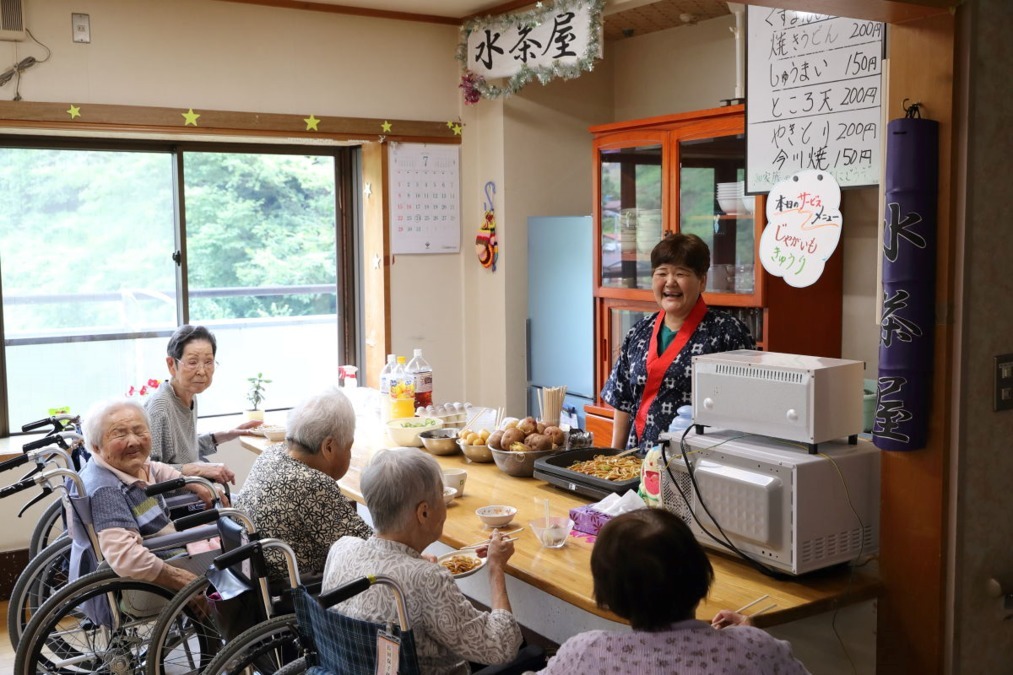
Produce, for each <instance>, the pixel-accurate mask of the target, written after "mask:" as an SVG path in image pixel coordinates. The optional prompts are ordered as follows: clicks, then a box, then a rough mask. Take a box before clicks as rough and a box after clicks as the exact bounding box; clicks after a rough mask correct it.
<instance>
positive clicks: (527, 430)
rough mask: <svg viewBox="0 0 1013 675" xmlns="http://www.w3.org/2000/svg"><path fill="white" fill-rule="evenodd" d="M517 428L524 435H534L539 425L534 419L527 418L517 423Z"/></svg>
mask: <svg viewBox="0 0 1013 675" xmlns="http://www.w3.org/2000/svg"><path fill="white" fill-rule="evenodd" d="M517 428H518V429H520V430H521V431H523V432H524V435H525V436H527V435H528V434H533V433H534V432H535V429H537V423H536V422H535V418H534V417H525V418H524V419H522V420H521V421H520V422H518V423H517Z"/></svg>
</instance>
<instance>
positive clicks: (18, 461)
mask: <svg viewBox="0 0 1013 675" xmlns="http://www.w3.org/2000/svg"><path fill="white" fill-rule="evenodd" d="M30 461H32V456H31V455H20V456H18V457H15V458H13V459H8V460H7V461H6V462H0V472H3V471H10V470H11V469H16V468H18V467H19V466H22V465H23V464H28V462H30Z"/></svg>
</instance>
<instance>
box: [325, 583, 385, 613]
mask: <svg viewBox="0 0 1013 675" xmlns="http://www.w3.org/2000/svg"><path fill="white" fill-rule="evenodd" d="M374 583H376V577H375V576H372V575H371V576H368V577H362V578H361V579H356V580H355V581H349V582H348V583H347V584H344V585H342V586H338V587H337V588H335V589H334V590H330V591H327V592H326V593H321V594H320V597H318V598H317V602H319V603H320V606H321V607H323V608H325V609H326V608H328V607H333V606H334V605H336V604H338V603H339V602H344V601H345V600H348V599H349V598H351V597H353V596H356V595H358V594H359V593H362V592H363V591H364V590H366V589H367V588H369V587H370V586H372V585H373V584H374Z"/></svg>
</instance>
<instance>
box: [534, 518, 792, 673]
mask: <svg viewBox="0 0 1013 675" xmlns="http://www.w3.org/2000/svg"><path fill="white" fill-rule="evenodd" d="M591 574H592V577H593V578H594V597H595V601H596V602H597V603H598V606H599V607H601V608H603V609H609V610H611V611H612V612H614V613H615V614H617V615H619V616H621V617H622V618H624V619H626V620H627V621H629V622H630V624H631V626H632V627H633V630H632V631H622V632H620V631H605V630H593V631H588V632H586V633H580V634H579V635H576V636H574V637H572V638H570V639H569V640H567V641H566V642H565V643H563V645H562V646H561V647H560V648H559V651H558V652H557V653H556V655H555V656H554V657H553V658H552V659H551V660H550V661H549V664H548V666H547V667H546V668H545V669H544V670H541V671H539V672H540V673H545V674H548V675H555V674H557V673H599V672H600V673H630V674H633V673H636V674H637V675H669V674H670V673H684V674H689V673H692V674H693V675H710V674H714V675H717V674H718V673H750V675H765V674H771V675H772V674H773V673H779V674H782V675H790V674H805V673H807V672H808V671H806V669H805V668H804V667H803V666H802V664H801V663H799V662H798V661H797V660H796V659H795V658H794V657H793V656H792V654H791V646H790V645H789V644H788V643H787V642H784V641H782V640H777V639H775V638H773V637H771V636H770V635H768V634H767V633H765V632H764V631H762V630H760V629H758V628H753V627H752V626H750V625H748V623H749V622H748V619H747V618H746V617H744V616H742V615H741V614H736V613H734V612H728V611H722V612H720V613H719V614H718V615H717V616H716V617H715V618H714V622H713V625H712V624H708V623H705V622H703V621H698V620H697V619H695V618H694V617H695V616H696V608H697V605H699V604H700V601H701V600H703V599H704V597H706V595H707V592H708V591H709V590H710V585H711V583H712V582H713V580H714V570H713V569H712V568H711V564H710V560H708V559H707V554H706V553H704V550H703V548H702V547H701V546H700V544H699V543H698V542H697V541H696V539H694V538H693V533H692V532H691V531H690V529H689V528H688V527H687V526H686V524H685V523H684V522H682V520H681V519H680V518H679V517H678V516H676V515H675V514H673V513H671V512H669V511H666V510H664V509H641V510H639V511H634V512H632V513H626V514H623V515H621V516H616V517H615V518H613V519H612V520H610V521H609V522H608V523H607V524H606V525H605V527H603V528H602V529H601V532H599V534H598V539H597V541H596V542H595V545H594V549H592V551H591ZM717 626H727V627H722V628H720V629H718V628H716V627H717Z"/></svg>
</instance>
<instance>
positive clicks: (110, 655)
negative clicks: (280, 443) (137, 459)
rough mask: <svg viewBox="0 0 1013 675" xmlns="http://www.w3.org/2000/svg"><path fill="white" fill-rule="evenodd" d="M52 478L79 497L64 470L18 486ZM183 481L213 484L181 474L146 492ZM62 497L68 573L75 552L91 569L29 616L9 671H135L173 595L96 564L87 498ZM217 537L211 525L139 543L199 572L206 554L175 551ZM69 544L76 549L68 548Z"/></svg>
mask: <svg viewBox="0 0 1013 675" xmlns="http://www.w3.org/2000/svg"><path fill="white" fill-rule="evenodd" d="M53 477H61V478H64V479H65V480H67V481H68V482H69V483H70V484H71V485H73V487H74V488H75V491H76V495H84V489H83V487H84V486H83V484H82V483H81V480H80V478H79V477H78V475H77V474H76V473H75V472H73V471H69V470H66V469H53V470H50V471H44V472H43V473H42V474H41V475H40V476H39V477H38V478H35V479H31V480H28V481H23V483H27V484H28V485H31V484H33V483H35V482H36V481H37V480H48V479H51V478H53ZM186 483H201V484H204V485H205V486H207V487H209V488H212V487H213V486H212V485H211V484H210V483H209V482H208V481H207V480H205V479H203V478H196V477H188V478H180V479H176V480H173V481H167V482H165V483H161V484H159V485H153V486H150V487H149V488H148V489H147V492H148V494H149V495H152V496H154V495H157V494H161V493H162V492H166V491H169V490H175V489H179V488H181V487H182V486H183V485H185V484H186ZM12 488H19V489H24V488H23V487H20V484H19V485H18V486H11V487H10V488H4V490H11V489H12ZM0 492H2V491H0ZM69 499H70V502H71V505H72V511H71V512H72V514H73V517H72V518H71V521H70V533H71V537H70V538H68V539H67V540H66V541H67V542H69V545H70V546H71V553H70V558H71V566H70V567H71V570H74V569H76V568H77V567H78V566H79V565H78V554H81V553H90V554H91V555H92V556H94V560H93V562H94V563H95V564H96V565H97V569H96V570H95V571H94V572H91V573H88V574H84V575H83V576H80V578H77V579H75V580H73V581H70V582H69V583H67V584H66V585H65V586H63V587H62V588H60V589H59V590H57V591H56V592H55V593H53V594H52V596H51V597H49V599H47V600H46V601H45V602H44V603H43V604H42V605H41V606H40V607H39V608H38V609H37V611H35V613H34V614H33V615H32V617H31V620H30V621H29V622H28V624H27V626H26V627H25V629H24V632H23V634H22V635H21V639H20V641H19V642H18V645H17V650H16V656H15V663H14V672H15V673H23V674H27V673H43V672H44V673H67V674H72V673H93V672H115V673H131V672H133V673H140V672H143V667H144V663H145V660H146V654H147V642H148V636H149V634H150V630H151V627H152V625H153V623H154V619H155V618H156V616H157V614H158V612H159V611H160V610H161V609H162V608H163V607H164V606H165V604H166V603H167V602H168V601H169V600H171V599H172V597H173V596H174V595H175V592H174V591H171V590H168V589H166V588H163V587H161V586H158V585H156V584H154V583H151V582H146V581H141V580H137V579H129V578H123V577H119V576H118V575H117V574H116V573H115V572H114V571H113V570H112V569H110V568H109V567H108V566H107V565H106V564H105V563H104V561H102V560H101V551H100V549H99V547H98V537H97V535H96V533H95V531H94V528H93V527H92V525H91V510H90V504H89V500H88V498H87V496H72V497H70V498H69ZM217 534H218V530H217V528H216V527H214V526H210V527H205V528H202V529H199V530H193V531H190V532H182V533H172V534H168V535H162V536H153V537H149V538H147V539H145V541H144V545H145V546H146V547H147V548H149V549H150V550H152V551H155V552H158V553H159V554H160V555H163V557H166V558H167V559H169V560H171V562H172V564H175V565H177V566H180V567H186V568H189V569H191V570H192V571H194V572H200V571H203V570H204V569H205V568H206V567H207V564H208V562H209V561H210V558H211V557H212V556H211V555H210V554H204V555H200V556H194V557H190V556H187V555H185V549H181V547H183V546H185V545H186V544H187V543H191V542H195V541H200V540H202V539H206V538H208V537H210V536H216V535H217ZM75 547H76V548H78V549H80V550H78V551H75V550H74V548H75ZM84 560H85V564H82V565H80V567H81V568H82V569H87V567H88V565H87V564H86V563H87V562H88V561H89V560H88V558H87V556H84Z"/></svg>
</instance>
